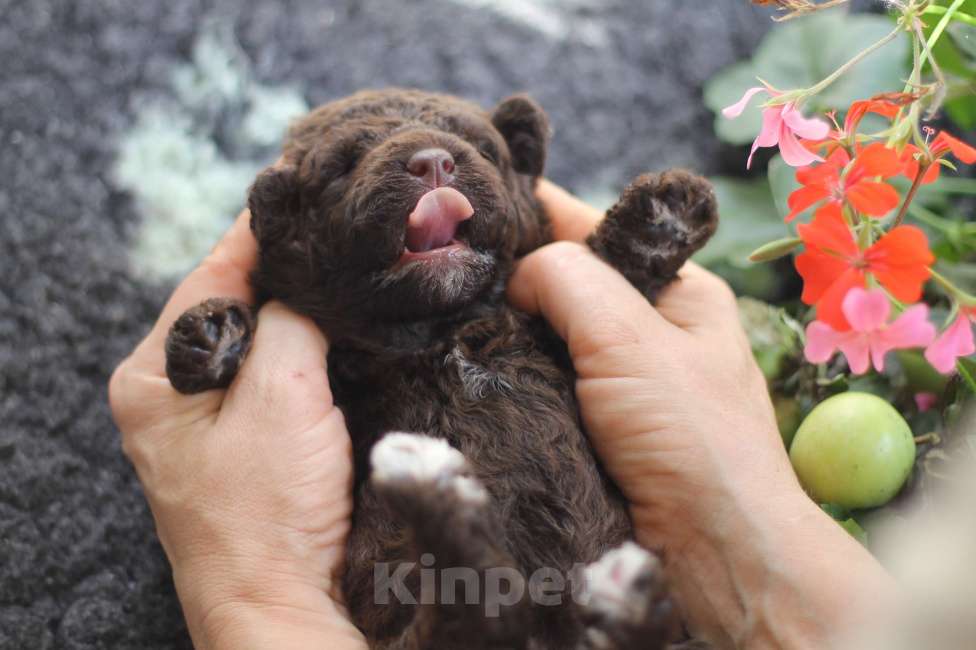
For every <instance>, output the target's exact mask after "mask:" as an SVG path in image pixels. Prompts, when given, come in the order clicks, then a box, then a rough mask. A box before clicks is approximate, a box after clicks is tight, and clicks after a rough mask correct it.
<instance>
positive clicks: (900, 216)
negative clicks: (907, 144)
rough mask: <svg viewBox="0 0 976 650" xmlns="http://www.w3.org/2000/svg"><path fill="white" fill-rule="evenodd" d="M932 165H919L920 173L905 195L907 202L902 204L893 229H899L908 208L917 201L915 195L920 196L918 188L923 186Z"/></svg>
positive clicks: (922, 163) (916, 175)
mask: <svg viewBox="0 0 976 650" xmlns="http://www.w3.org/2000/svg"><path fill="white" fill-rule="evenodd" d="M931 166H932V163H931V162H929V163H925V162H921V163H919V165H918V173H917V174H915V180H913V181H912V187H911V189H909V190H908V194H907V195H905V201H904V202H903V203H902V204H901V209H900V210H899V211H898V216H896V217H895V222H894V223H893V224H892V226H891V227H892V228H897V227H898V226H900V225H901V223H902V222H903V221H904V220H905V215H906V214H907V213H908V206H910V205H911V204H912V201H914V200H915V195H916V194H918V188H920V187H921V186H922V179H923V178H925V173H926V172H928V170H929V167H931Z"/></svg>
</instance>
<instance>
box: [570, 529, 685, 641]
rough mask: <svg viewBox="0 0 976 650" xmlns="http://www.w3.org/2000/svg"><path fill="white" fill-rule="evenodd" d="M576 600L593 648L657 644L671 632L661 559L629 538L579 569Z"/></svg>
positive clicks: (670, 609)
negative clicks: (579, 590)
mask: <svg viewBox="0 0 976 650" xmlns="http://www.w3.org/2000/svg"><path fill="white" fill-rule="evenodd" d="M580 600H581V604H582V607H583V611H584V619H585V620H586V622H587V624H588V625H589V628H588V634H589V636H590V640H591V645H593V646H594V647H598V648H601V647H602V648H621V649H624V648H632V647H646V648H657V647H661V648H663V647H665V646H666V644H667V643H668V642H669V641H670V640H671V638H672V637H673V635H674V633H675V632H676V631H677V621H676V617H675V615H674V609H673V607H672V604H671V601H670V599H669V598H668V594H667V583H666V581H665V579H664V571H663V568H662V566H661V562H660V561H659V560H658V559H657V557H655V556H654V555H653V554H651V553H649V552H648V551H646V550H644V549H643V548H641V547H640V546H638V545H637V544H635V543H633V542H626V543H624V545H623V546H620V547H618V548H615V549H613V550H610V551H608V552H607V553H606V554H604V555H603V557H601V558H600V559H599V560H597V561H596V562H594V563H592V564H590V565H588V566H587V567H586V568H585V569H584V570H583V591H582V594H581V599H580Z"/></svg>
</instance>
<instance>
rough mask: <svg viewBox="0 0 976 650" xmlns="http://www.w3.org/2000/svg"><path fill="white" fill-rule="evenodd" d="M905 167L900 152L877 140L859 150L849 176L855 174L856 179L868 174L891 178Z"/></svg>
mask: <svg viewBox="0 0 976 650" xmlns="http://www.w3.org/2000/svg"><path fill="white" fill-rule="evenodd" d="M903 168H904V163H902V161H901V157H900V156H899V155H898V152H896V151H895V150H894V149H891V148H890V147H886V146H885V144H884V143H883V142H875V143H874V144H870V145H868V146H866V147H864V148H863V149H861V150H860V151H858V152H857V156H855V158H854V165H853V167H852V169H851V172H850V174H849V176H853V177H854V180H859V179H861V178H864V177H866V176H881V177H882V178H891V177H892V176H897V175H898V174H900V173H901V172H902V169H903Z"/></svg>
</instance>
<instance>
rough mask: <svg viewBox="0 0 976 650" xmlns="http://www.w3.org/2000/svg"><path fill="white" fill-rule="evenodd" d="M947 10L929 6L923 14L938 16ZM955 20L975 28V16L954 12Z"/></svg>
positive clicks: (937, 6)
mask: <svg viewBox="0 0 976 650" xmlns="http://www.w3.org/2000/svg"><path fill="white" fill-rule="evenodd" d="M948 11H949V9H948V8H947V7H941V6H939V5H931V6H930V7H928V8H926V10H925V11H923V12H922V13H923V14H939V15H940V16H941V15H943V14H945V13H947V12H948ZM956 20H957V21H959V22H961V23H966V24H967V25H974V26H976V16H970V15H969V14H964V13H963V12H961V11H957V12H956Z"/></svg>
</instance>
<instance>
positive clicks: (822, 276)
mask: <svg viewBox="0 0 976 650" xmlns="http://www.w3.org/2000/svg"><path fill="white" fill-rule="evenodd" d="M798 230H799V233H800V239H802V240H803V243H804V244H805V245H806V250H805V251H804V252H803V253H802V254H801V255H798V256H797V258H796V270H797V271H798V272H799V273H800V275H801V276H802V277H803V281H804V286H803V295H802V299H803V302H805V303H806V304H808V305H816V307H817V319H818V320H820V321H823V322H824V323H827V324H828V325H830V326H831V327H833V328H834V329H835V330H837V331H845V330H848V329H850V325H849V324H848V322H847V318H846V317H845V316H844V312H843V311H842V309H841V305H842V304H843V302H844V296H846V295H847V292H848V291H850V289H851V288H853V287H864V286H866V282H867V276H868V274H871V275H872V276H874V279H875V280H877V281H878V283H879V284H881V286H883V287H884V288H885V289H887V290H888V291H889V292H890V293H891V295H893V296H894V297H895V298H896V299H898V300H900V301H902V302H905V303H913V302H915V301H917V300H918V299H919V298H921V297H922V285H923V284H924V283H925V281H926V280H927V279H928V278H929V266H930V265H931V264H932V263H933V262H934V261H935V258H934V257H933V255H932V253H931V251H929V244H928V239H927V238H926V236H925V233H924V232H922V230H921V229H919V228H916V227H915V226H898V227H897V228H893V229H892V230H890V231H889V232H888V233H887V234H885V235H884V236H882V237H881V239H879V240H878V241H877V242H875V243H874V244H873V245H872V246H871V247H870V248H868V249H867V250H861V249H860V247H858V245H857V242H856V241H855V240H854V234H853V233H852V232H851V229H850V227H848V225H847V222H846V221H844V217H843V216H842V215H841V210H840V206H839V205H838V204H837V203H828V204H826V205H824V206H823V207H822V208H820V209H819V210H817V213H816V214H815V215H814V217H813V222H812V223H810V224H802V225H800V226H799V227H798Z"/></svg>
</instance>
